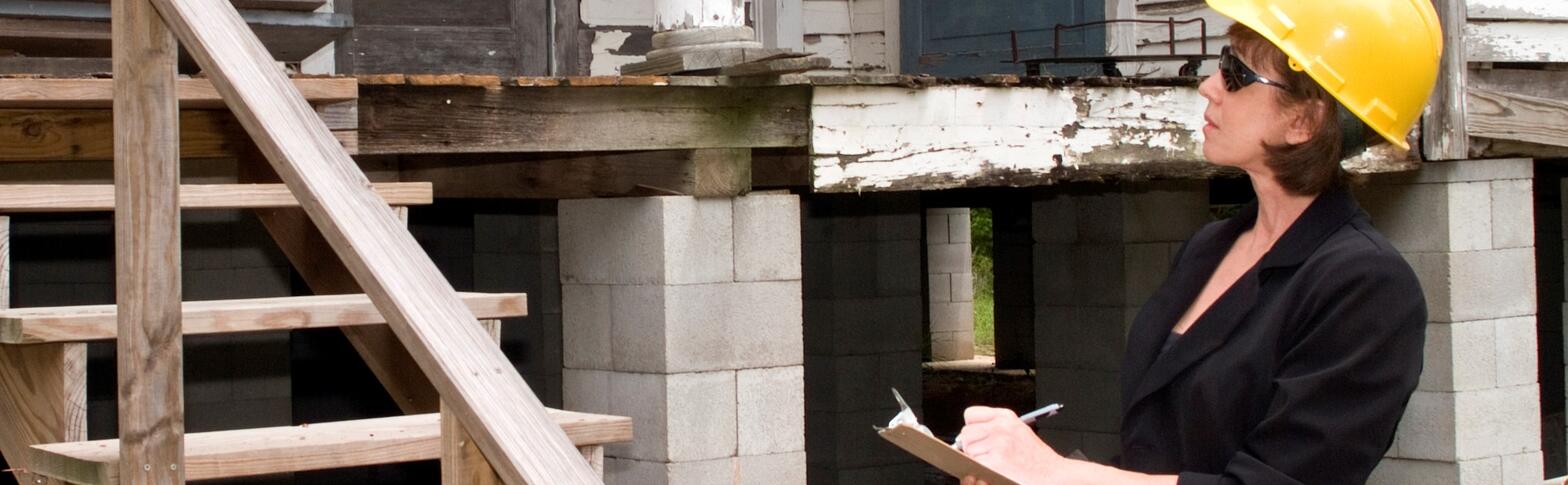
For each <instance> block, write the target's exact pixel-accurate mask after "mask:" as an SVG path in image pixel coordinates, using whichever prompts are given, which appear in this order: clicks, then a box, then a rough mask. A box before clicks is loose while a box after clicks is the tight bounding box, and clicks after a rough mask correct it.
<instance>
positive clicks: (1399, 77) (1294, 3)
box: [1207, 0, 1443, 150]
mask: <svg viewBox="0 0 1568 485" xmlns="http://www.w3.org/2000/svg"><path fill="white" fill-rule="evenodd" d="M1207 1H1208V4H1209V7H1210V8H1213V9H1214V11H1216V12H1219V13H1220V14H1223V15H1225V16H1226V17H1230V18H1231V19H1232V20H1235V21H1236V22H1239V23H1241V24H1242V25H1245V26H1247V27H1250V28H1252V30H1255V31H1257V32H1258V33H1259V34H1261V35H1262V36H1263V38H1265V39H1268V40H1269V42H1273V43H1274V45H1275V46H1277V47H1279V49H1280V50H1281V51H1283V52H1284V53H1285V56H1286V57H1289V58H1290V66H1291V68H1292V69H1295V70H1298V71H1305V72H1306V73H1307V75H1309V76H1311V77H1312V79H1313V80H1316V81H1317V82H1318V85H1320V86H1322V87H1323V89H1325V90H1327V91H1328V92H1329V94H1332V95H1333V96H1334V98H1335V99H1338V100H1339V102H1340V104H1343V105H1344V106H1345V108H1347V109H1349V110H1350V112H1351V113H1354V114H1355V115H1356V116H1357V117H1359V118H1361V121H1363V122H1366V124H1367V126H1370V127H1372V129H1373V130H1374V131H1376V132H1377V133H1378V134H1379V135H1383V138H1386V139H1388V141H1389V142H1391V143H1393V144H1394V145H1396V146H1398V147H1399V148H1401V149H1405V150H1408V149H1410V145H1409V144H1408V143H1406V142H1405V135H1407V134H1409V133H1410V128H1411V127H1412V126H1414V125H1415V123H1416V120H1418V119H1420V118H1421V111H1422V109H1423V108H1425V106H1426V103H1427V99H1428V98H1429V97H1430V96H1431V94H1432V86H1433V85H1435V84H1436V83H1437V71H1438V64H1439V60H1440V58H1441V57H1442V55H1443V32H1442V28H1441V27H1440V26H1439V25H1438V20H1437V11H1436V10H1434V9H1433V8H1432V3H1431V2H1430V0H1207Z"/></svg>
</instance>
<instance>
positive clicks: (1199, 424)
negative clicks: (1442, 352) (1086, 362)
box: [1120, 191, 1426, 484]
mask: <svg viewBox="0 0 1568 485" xmlns="http://www.w3.org/2000/svg"><path fill="white" fill-rule="evenodd" d="M1256 220H1257V206H1256V203H1254V204H1253V205H1252V206H1250V207H1249V208H1247V209H1246V210H1244V211H1243V213H1242V214H1240V215H1238V216H1236V217H1233V218H1231V219H1227V220H1223V221H1218V222H1214V223H1210V224H1209V225H1207V226H1205V227H1204V228H1203V229H1201V230H1199V231H1198V233H1197V234H1196V235H1194V236H1193V237H1192V239H1190V240H1188V241H1187V243H1186V245H1184V246H1183V247H1182V249H1181V251H1180V252H1179V253H1178V255H1177V257H1176V261H1175V262H1174V263H1173V266H1172V267H1171V273H1170V276H1169V277H1168V278H1166V280H1165V283H1164V284H1163V285H1161V287H1160V289H1159V290H1158V291H1156V293H1155V295H1154V297H1153V298H1151V299H1150V300H1149V302H1148V303H1147V304H1145V305H1144V306H1143V309H1142V311H1141V312H1139V314H1138V318H1137V319H1136V320H1135V321H1134V323H1133V326H1132V328H1131V330H1130V333H1129V335H1128V342H1127V356H1126V359H1125V361H1124V362H1123V365H1122V369H1123V372H1122V400H1123V403H1122V431H1121V438H1122V456H1121V459H1120V461H1121V465H1122V466H1123V467H1124V468H1126V469H1129V470H1134V471H1141V472H1147V473H1162V474H1175V473H1178V472H1179V473H1180V475H1181V478H1180V481H1179V483H1182V484H1189V483H1205V484H1208V483H1213V484H1221V483H1225V484H1229V483H1247V484H1264V483H1269V484H1272V483H1309V484H1327V483H1362V482H1365V481H1366V479H1367V476H1368V475H1370V474H1371V473H1372V468H1373V467H1374V466H1376V465H1377V463H1378V460H1379V459H1381V458H1382V456H1383V454H1384V453H1385V452H1386V451H1388V447H1389V445H1390V444H1391V443H1392V441H1393V436H1394V428H1395V427H1396V426H1397V425H1398V423H1399V419H1400V417H1401V416H1402V415H1403V413H1404V409H1405V403H1406V402H1408V401H1409V399H1410V394H1411V392H1412V391H1414V390H1415V387H1416V381H1417V380H1418V379H1419V377H1420V375H1421V352H1422V342H1423V340H1424V339H1425V327H1426V302H1425V299H1424V298H1423V297H1422V294H1421V286H1420V284H1419V283H1418V282H1417V281H1416V276H1415V273H1414V272H1412V271H1411V270H1410V266H1409V265H1408V264H1406V263H1405V260H1404V259H1403V258H1401V257H1400V256H1399V253H1398V252H1396V251H1395V250H1394V248H1393V246H1391V245H1389V243H1388V241H1387V240H1385V239H1383V236H1382V235H1381V234H1378V233H1377V231H1375V230H1373V229H1372V227H1371V226H1370V225H1369V222H1368V220H1367V215H1366V213H1365V212H1362V211H1361V209H1360V207H1358V206H1357V205H1356V203H1355V200H1354V199H1352V198H1351V196H1350V195H1349V194H1348V193H1346V192H1344V191H1334V192H1329V193H1324V194H1321V195H1319V196H1318V198H1317V199H1316V200H1315V201H1313V202H1312V204H1311V205H1310V206H1309V207H1308V208H1307V210H1306V212H1304V213H1303V214H1302V215H1301V217H1300V218H1299V219H1297V220H1296V222H1295V224H1293V225H1291V227H1290V228H1289V229H1287V230H1286V231H1285V234H1284V235H1283V236H1281V237H1280V239H1279V241H1278V242H1277V243H1275V245H1274V247H1273V248H1272V249H1270V250H1269V252H1268V253H1267V254H1265V255H1264V256H1263V258H1262V260H1260V261H1259V262H1258V264H1257V265H1256V266H1255V267H1253V268H1252V269H1251V270H1249V271H1248V272H1247V273H1246V274H1245V275H1243V276H1242V277H1241V278H1240V279H1239V280H1237V282H1236V283H1235V285H1234V286H1232V287H1231V288H1230V289H1229V290H1227V291H1226V292H1225V293H1224V294H1223V295H1222V296H1221V297H1220V298H1219V300H1217V301H1215V302H1214V304H1213V305H1212V306H1211V307H1210V308H1209V309H1208V311H1207V312H1205V313H1204V314H1203V315H1202V316H1201V317H1199V319H1198V320H1197V321H1196V323H1194V324H1193V326H1192V328H1191V329H1189V330H1188V331H1187V332H1186V334H1185V335H1183V336H1182V337H1181V338H1180V340H1178V341H1177V342H1176V345H1175V346H1174V347H1172V348H1171V349H1170V350H1169V351H1167V352H1166V353H1164V354H1163V355H1162V354H1160V346H1161V344H1163V343H1164V341H1165V339H1166V337H1167V336H1168V335H1169V334H1170V330H1171V328H1172V327H1173V326H1174V325H1175V324H1176V321H1177V320H1178V319H1179V318H1181V315H1182V313H1183V312H1185V311H1186V310H1187V307H1189V306H1190V305H1191V304H1192V302H1193V300H1195V299H1196V298H1197V296H1198V292H1200V291H1201V290H1202V289H1203V285H1204V284H1205V283H1207V282H1208V278H1209V276H1210V275H1211V274H1212V273H1213V272H1214V269H1215V268H1216V267H1218V266H1219V263H1220V260H1221V259H1223V258H1224V257H1225V253H1226V252H1227V251H1228V250H1229V249H1230V247H1231V245H1232V243H1234V242H1235V240H1236V238H1237V236H1239V235H1240V234H1241V233H1242V232H1243V231H1245V230H1247V229H1248V228H1251V227H1252V224H1253V223H1254V222H1255V221H1256Z"/></svg>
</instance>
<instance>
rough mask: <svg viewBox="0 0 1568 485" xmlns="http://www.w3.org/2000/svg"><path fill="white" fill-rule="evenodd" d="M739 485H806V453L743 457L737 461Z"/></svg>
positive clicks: (796, 452) (737, 481)
mask: <svg viewBox="0 0 1568 485" xmlns="http://www.w3.org/2000/svg"><path fill="white" fill-rule="evenodd" d="M736 460H737V462H738V464H739V466H737V467H736V474H737V475H738V476H739V480H736V483H737V484H739V485H806V452H805V451H794V452H789V453H776V454H772V455H742V456H741V457H740V458H737V459H736Z"/></svg>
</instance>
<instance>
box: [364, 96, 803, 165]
mask: <svg viewBox="0 0 1568 485" xmlns="http://www.w3.org/2000/svg"><path fill="white" fill-rule="evenodd" d="M810 100H811V91H810V88H808V87H804V86H788V87H774V88H749V89H734V88H715V87H675V86H620V87H565V88H548V89H544V88H525V87H501V88H499V89H481V88H466V87H451V86H362V87H361V89H360V135H359V136H360V139H359V142H360V153H365V154H377V153H384V154H412V153H491V152H581V151H633V150H679V149H693V148H755V147H786V146H805V145H806V143H807V133H808V132H809V131H810V118H809V110H808V109H807V108H808V106H809V105H810Z"/></svg>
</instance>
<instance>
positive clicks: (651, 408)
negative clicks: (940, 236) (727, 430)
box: [563, 372, 734, 462]
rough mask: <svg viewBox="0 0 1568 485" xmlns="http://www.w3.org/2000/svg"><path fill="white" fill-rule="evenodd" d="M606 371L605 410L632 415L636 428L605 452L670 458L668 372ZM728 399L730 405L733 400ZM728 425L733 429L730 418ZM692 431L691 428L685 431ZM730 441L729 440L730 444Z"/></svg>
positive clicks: (620, 456)
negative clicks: (629, 440)
mask: <svg viewBox="0 0 1568 485" xmlns="http://www.w3.org/2000/svg"><path fill="white" fill-rule="evenodd" d="M608 374H609V383H610V393H609V401H610V402H609V406H610V408H609V412H608V413H607V414H613V415H616V416H626V417H629V418H632V423H635V426H636V427H637V429H636V433H633V437H632V441H631V442H630V443H618V444H613V445H606V446H605V448H604V454H605V456H606V457H612V456H613V457H616V458H631V459H636V460H644V461H657V462H663V461H669V459H670V449H671V443H672V441H673V440H674V438H673V437H671V436H670V433H671V431H679V430H676V429H675V427H674V426H672V425H671V424H670V421H669V413H670V409H669V404H670V399H669V395H668V393H669V388H668V384H669V382H668V379H669V377H670V376H667V375H663V374H639V373H632V372H610V373H608ZM563 377H565V379H566V381H567V383H570V382H571V380H572V376H570V375H566V376H563ZM570 387H571V386H569V385H568V389H567V391H568V393H567V398H568V399H571V398H572V395H571V394H570V392H571V389H570ZM730 403H731V406H732V407H733V403H734V401H733V400H732V401H730ZM732 416H733V414H732ZM731 428H732V429H733V422H732V423H731ZM692 431H694V430H688V431H687V432H688V433H690V432H692ZM688 436H689V435H688ZM733 443H734V442H733V441H732V442H731V444H732V445H733ZM685 451H690V450H685Z"/></svg>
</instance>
